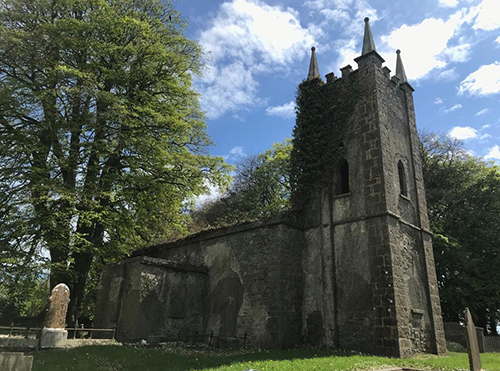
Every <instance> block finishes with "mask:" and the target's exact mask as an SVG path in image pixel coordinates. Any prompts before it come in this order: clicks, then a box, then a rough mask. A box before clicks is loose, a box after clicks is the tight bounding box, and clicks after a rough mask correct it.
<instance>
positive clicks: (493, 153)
mask: <svg viewBox="0 0 500 371" xmlns="http://www.w3.org/2000/svg"><path fill="white" fill-rule="evenodd" d="M484 158H485V159H492V160H500V146H498V145H495V146H493V147H492V148H490V151H489V152H488V154H487V155H486V156H484Z"/></svg>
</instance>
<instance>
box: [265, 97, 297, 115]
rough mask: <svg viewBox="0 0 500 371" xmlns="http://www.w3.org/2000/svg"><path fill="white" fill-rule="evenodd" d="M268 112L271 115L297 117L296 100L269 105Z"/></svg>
mask: <svg viewBox="0 0 500 371" xmlns="http://www.w3.org/2000/svg"><path fill="white" fill-rule="evenodd" d="M266 114H267V115H269V116H279V117H282V118H285V119H290V118H293V117H295V102H294V101H291V102H289V103H285V104H283V105H281V106H275V107H267V108H266Z"/></svg>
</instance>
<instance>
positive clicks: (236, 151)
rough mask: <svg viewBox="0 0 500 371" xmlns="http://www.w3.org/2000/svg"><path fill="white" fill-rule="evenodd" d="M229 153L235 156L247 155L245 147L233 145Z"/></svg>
mask: <svg viewBox="0 0 500 371" xmlns="http://www.w3.org/2000/svg"><path fill="white" fill-rule="evenodd" d="M229 154H230V155H232V157H234V158H241V157H247V154H246V153H245V151H244V148H243V147H241V146H237V147H233V148H231V149H230V150H229Z"/></svg>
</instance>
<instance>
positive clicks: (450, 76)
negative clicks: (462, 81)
mask: <svg viewBox="0 0 500 371" xmlns="http://www.w3.org/2000/svg"><path fill="white" fill-rule="evenodd" d="M457 78H458V73H457V71H456V70H455V68H451V69H449V70H445V71H442V72H440V73H439V74H438V75H437V77H436V79H437V80H442V81H452V80H456V79H457Z"/></svg>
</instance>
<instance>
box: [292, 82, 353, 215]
mask: <svg viewBox="0 0 500 371" xmlns="http://www.w3.org/2000/svg"><path fill="white" fill-rule="evenodd" d="M331 89H332V86H331V85H324V83H323V81H322V80H320V79H312V80H309V81H304V82H303V83H302V84H301V85H300V86H299V88H298V89H297V108H296V112H297V120H296V123H295V128H294V131H293V149H292V153H291V159H290V167H291V173H290V174H291V177H290V182H291V188H292V189H293V192H292V204H293V205H294V206H295V207H298V208H300V207H301V205H302V204H303V203H304V202H305V201H306V200H307V198H308V195H310V194H311V188H312V187H316V186H318V180H322V181H323V183H324V184H322V185H327V184H329V182H331V180H332V177H333V174H334V172H335V169H336V168H337V165H338V162H337V161H336V159H339V158H340V155H341V147H340V143H341V142H342V140H343V136H342V130H341V127H340V124H342V123H345V122H346V120H347V118H348V115H349V112H350V109H351V108H352V107H350V103H349V102H343V107H342V109H339V108H340V104H339V102H335V100H334V99H335V98H337V97H338V94H337V95H335V94H332V93H331ZM325 102H329V103H330V104H325Z"/></svg>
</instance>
